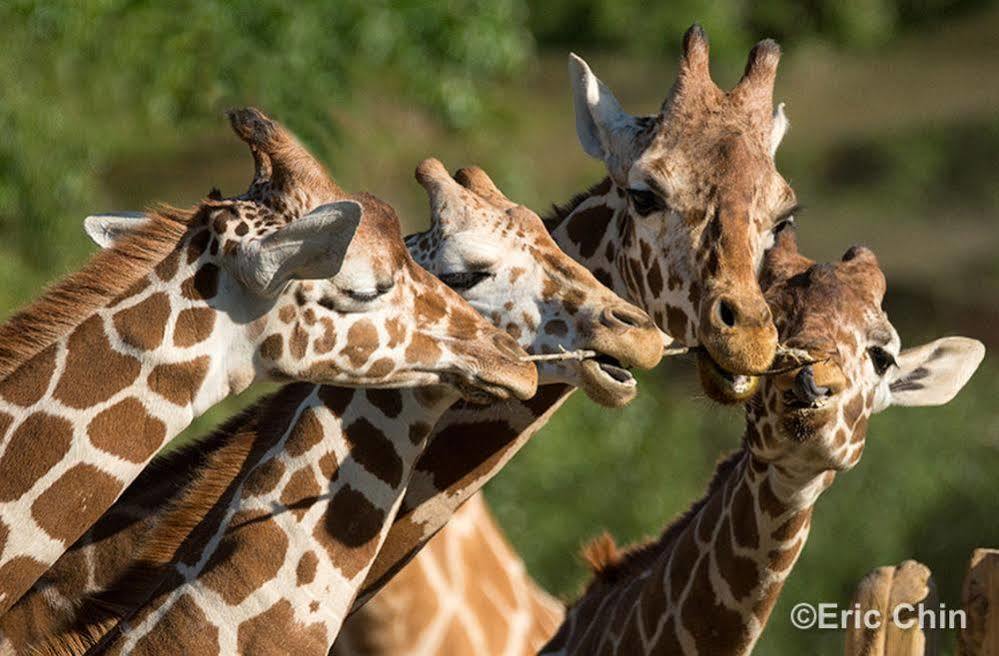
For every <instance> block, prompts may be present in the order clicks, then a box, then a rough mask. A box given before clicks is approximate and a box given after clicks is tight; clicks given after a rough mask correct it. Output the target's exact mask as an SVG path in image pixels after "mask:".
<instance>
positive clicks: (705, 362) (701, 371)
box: [697, 349, 760, 405]
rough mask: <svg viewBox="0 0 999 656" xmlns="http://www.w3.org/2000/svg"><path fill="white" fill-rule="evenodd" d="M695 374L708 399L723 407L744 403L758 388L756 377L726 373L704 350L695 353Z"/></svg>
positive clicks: (758, 382) (758, 383)
mask: <svg viewBox="0 0 999 656" xmlns="http://www.w3.org/2000/svg"><path fill="white" fill-rule="evenodd" d="M697 373H698V375H699V377H700V379H701V387H702V388H703V389H704V393H705V394H707V396H708V398H709V399H711V400H712V401H716V402H718V403H721V404H723V405H735V404H737V403H745V402H746V401H748V400H749V399H751V398H752V397H753V395H754V394H755V393H756V390H757V389H758V388H759V386H760V379H759V377H758V376H746V375H743V374H733V373H731V372H729V371H726V370H724V369H722V368H721V367H720V366H718V363H717V362H715V361H714V359H712V357H711V356H710V355H708V353H707V351H705V350H704V349H700V350H698V351H697Z"/></svg>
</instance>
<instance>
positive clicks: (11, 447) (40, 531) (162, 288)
mask: <svg viewBox="0 0 999 656" xmlns="http://www.w3.org/2000/svg"><path fill="white" fill-rule="evenodd" d="M230 120H231V122H232V125H233V127H234V129H235V130H236V132H237V134H239V135H240V136H241V137H243V138H244V139H245V140H247V142H248V144H249V146H250V148H251V151H252V153H253V155H254V159H255V162H256V173H255V177H254V180H253V183H252V185H251V187H250V190H249V191H248V192H247V193H246V194H243V195H242V196H239V197H235V198H229V199H223V198H221V197H220V196H218V195H213V197H210V198H208V199H205V200H204V201H202V202H201V203H200V204H199V205H198V206H197V207H195V208H194V209H192V210H176V209H171V208H160V209H157V210H153V211H151V212H149V213H148V215H147V219H146V220H144V221H141V222H138V225H136V226H135V229H134V230H133V231H131V232H130V233H129V234H127V235H126V236H124V237H123V238H122V239H121V240H120V241H119V242H114V243H113V244H112V245H111V247H110V248H108V249H107V250H105V251H103V252H101V253H99V254H97V255H96V256H95V257H94V258H93V259H92V260H91V261H90V262H89V263H88V264H87V265H85V266H84V268H83V269H82V270H81V271H79V272H77V273H75V274H73V275H71V276H69V277H67V278H66V279H64V280H63V281H61V282H59V283H57V284H56V285H54V286H53V287H52V289H51V290H49V291H48V292H47V293H46V294H45V295H43V297H42V298H41V299H39V300H37V301H35V302H34V303H33V304H31V305H30V306H28V307H27V308H26V309H24V310H22V311H21V312H19V313H17V314H15V315H14V316H13V317H12V318H11V319H9V320H8V321H7V322H5V323H4V324H3V325H0V377H2V379H0V533H2V534H3V535H4V537H5V539H4V540H3V541H2V544H0V612H4V611H6V610H7V609H9V607H10V606H11V605H12V604H13V603H14V602H15V601H16V600H17V599H18V598H19V597H20V596H21V595H22V594H23V593H24V592H25V591H27V590H28V589H29V588H30V587H31V585H32V583H33V582H34V581H35V580H36V579H37V578H38V576H40V575H41V574H42V572H44V571H45V570H46V569H47V568H48V567H50V566H51V565H52V564H53V563H54V562H55V561H56V559H57V558H58V557H59V556H60V555H61V554H62V553H63V552H64V551H65V549H66V548H67V547H69V546H70V545H71V544H73V542H75V541H76V540H77V539H78V538H79V537H80V535H82V534H83V532H84V531H85V530H86V529H87V528H88V527H89V526H90V525H92V524H93V522H95V521H96V520H97V519H98V518H99V517H100V515H101V514H102V513H103V512H104V511H105V510H107V509H108V508H109V507H110V506H111V504H112V503H113V502H114V500H115V499H116V498H117V497H118V495H119V494H120V493H121V492H122V490H124V489H125V487H126V486H127V485H128V484H129V483H130V482H131V481H132V480H134V479H135V477H136V476H138V474H139V472H140V471H141V470H142V468H143V467H144V466H145V464H146V463H148V462H149V460H150V459H151V458H152V457H153V455H154V454H155V453H156V452H157V451H158V450H159V449H160V448H161V447H162V446H163V445H164V444H166V442H167V441H168V440H169V439H170V438H172V437H173V436H175V435H176V434H178V433H179V432H180V431H181V430H183V429H184V428H185V427H186V426H187V425H188V424H189V423H190V422H191V421H192V420H193V419H194V418H195V417H197V416H198V415H200V414H201V413H203V412H204V411H205V410H207V409H208V408H210V407H211V406H213V405H215V404H216V403H217V402H219V401H220V400H222V399H223V398H225V397H227V396H228V395H230V394H232V393H234V392H239V391H242V390H243V389H245V388H246V387H247V386H248V385H249V384H251V383H252V382H253V381H254V380H259V379H266V378H272V379H278V380H306V381H312V382H320V383H336V384H341V385H363V386H379V387H398V386H410V387H411V386H416V385H419V386H426V385H437V384H445V385H448V386H457V387H459V388H460V389H462V390H463V392H464V393H466V394H467V395H469V396H474V397H476V398H496V397H499V398H507V397H511V396H514V397H519V398H529V397H530V396H532V395H533V394H534V391H535V388H536V384H537V371H536V368H535V367H534V366H533V365H531V364H530V363H525V362H523V358H524V356H525V355H526V354H525V353H524V352H523V351H522V350H521V349H520V348H519V347H518V346H517V345H516V342H515V340H513V339H512V338H510V337H509V336H508V335H506V334H505V333H503V332H502V331H499V330H497V329H495V328H493V327H492V326H491V325H490V324H489V323H488V322H486V321H484V320H481V319H480V318H478V316H477V315H475V313H474V312H473V311H472V310H471V309H470V308H468V307H467V304H465V302H464V301H463V300H462V299H461V298H460V297H459V296H458V295H457V294H455V293H454V292H453V291H451V290H450V289H448V288H447V287H446V286H445V285H443V284H442V283H440V281H438V280H436V279H435V278H433V277H432V276H430V275H429V274H427V273H426V272H425V271H423V270H422V269H420V268H419V267H418V266H417V265H416V264H415V263H414V262H413V260H412V258H411V257H410V255H409V254H408V252H407V251H406V249H405V245H404V244H403V242H402V239H401V236H400V235H399V223H398V219H397V218H396V216H395V214H394V212H393V211H392V210H391V208H389V207H388V206H387V205H385V204H384V203H381V202H380V201H378V200H377V199H375V198H374V197H371V196H367V195H363V194H362V195H356V196H351V197H348V196H347V195H346V194H344V193H343V192H342V191H341V190H340V189H339V188H338V187H337V186H336V185H335V184H334V183H333V182H332V181H331V180H330V179H329V177H328V175H327V174H326V173H325V171H324V170H323V168H322V166H321V165H320V164H319V163H318V162H317V161H316V160H315V159H314V158H312V156H311V155H310V154H309V153H308V152H306V151H305V150H304V149H303V148H302V147H301V146H300V145H299V144H298V142H297V141H296V140H295V139H294V138H293V137H292V136H291V135H290V134H289V133H288V132H286V131H285V130H284V129H283V128H282V127H281V126H279V125H278V124H276V123H274V122H273V121H271V120H270V119H268V118H267V117H266V116H264V115H263V114H262V113H261V112H259V111H258V110H253V109H247V110H239V111H235V112H231V113H230ZM94 223H95V222H94V221H91V226H93V225H94ZM98 223H101V222H100V221H98ZM103 225H104V226H105V227H107V226H108V222H103ZM119 227H120V226H119ZM107 239H112V237H107ZM428 306H433V309H434V312H435V313H436V315H435V317H434V318H433V319H427V318H426V317H422V318H421V314H420V308H426V307H428ZM452 318H454V319H455V320H454V321H452V320H451V319H452ZM428 345H432V347H429V346H428ZM95 370H96V371H99V375H94V372H95Z"/></svg>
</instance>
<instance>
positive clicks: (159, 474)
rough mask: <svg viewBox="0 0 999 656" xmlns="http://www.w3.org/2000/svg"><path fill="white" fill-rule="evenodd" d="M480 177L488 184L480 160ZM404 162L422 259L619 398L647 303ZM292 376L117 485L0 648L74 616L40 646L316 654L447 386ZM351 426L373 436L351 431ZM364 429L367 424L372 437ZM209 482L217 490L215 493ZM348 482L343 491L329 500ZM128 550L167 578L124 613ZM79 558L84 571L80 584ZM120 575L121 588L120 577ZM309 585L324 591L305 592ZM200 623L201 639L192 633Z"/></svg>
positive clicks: (485, 309)
mask: <svg viewBox="0 0 999 656" xmlns="http://www.w3.org/2000/svg"><path fill="white" fill-rule="evenodd" d="M477 175H478V178H477V179H478V180H479V181H480V182H486V181H488V178H487V177H486V176H485V174H484V173H482V172H481V171H480V172H478V174H477ZM417 177H418V179H419V180H420V182H421V183H422V184H423V185H424V187H425V188H426V189H427V191H428V194H429V195H430V198H431V207H432V210H433V225H432V227H431V229H430V230H428V231H427V232H425V233H421V234H417V235H413V236H411V237H409V238H408V239H407V243H408V244H409V246H410V248H411V249H412V250H413V252H414V253H416V254H417V259H418V261H420V262H421V263H423V264H424V265H425V266H427V267H428V268H429V269H430V270H433V271H436V272H438V273H439V275H440V276H441V279H442V280H444V281H446V282H448V283H449V284H450V285H451V286H453V287H454V288H455V289H457V290H460V292H461V294H462V295H463V296H465V298H467V299H469V301H470V303H471V305H472V306H473V307H475V308H477V309H479V310H480V311H481V312H482V313H483V314H484V315H485V316H487V317H490V318H491V320H492V321H493V322H494V323H495V324H496V325H497V326H500V327H503V328H504V329H506V330H507V331H509V332H510V333H511V334H515V335H516V336H517V339H518V340H519V341H520V343H521V344H522V345H523V346H525V347H529V348H530V349H531V350H532V351H539V350H543V351H555V350H557V349H556V347H555V346H554V344H555V343H558V344H561V345H563V346H565V347H568V348H570V349H572V350H584V351H587V352H596V353H597V354H598V355H597V357H596V361H597V366H596V367H593V365H592V364H589V362H590V361H591V359H592V358H590V357H587V358H585V359H583V360H581V361H580V360H572V361H571V363H568V364H567V363H559V362H558V361H552V360H544V361H541V362H539V376H540V378H541V380H542V381H548V382H551V381H572V382H577V383H578V384H580V385H581V386H583V387H584V389H585V390H586V391H587V393H588V394H590V395H591V396H592V397H593V398H594V399H596V400H598V401H600V402H603V403H605V404H607V405H611V406H614V405H620V404H621V403H622V400H621V399H619V398H618V397H621V398H623V399H625V400H628V399H630V398H632V397H633V396H634V391H635V390H634V387H635V382H634V379H633V378H632V377H631V374H630V373H629V372H628V371H627V369H625V368H624V367H625V366H642V367H652V366H654V365H655V364H657V363H658V360H659V358H660V356H661V354H662V352H663V334H662V332H661V331H660V330H659V329H658V328H657V327H656V326H655V324H654V323H653V322H652V320H651V318H649V317H648V316H647V315H646V314H645V313H643V312H641V311H640V310H638V309H637V308H634V307H632V306H630V305H628V304H627V303H625V302H623V301H621V300H620V299H619V298H618V297H616V296H615V295H614V294H613V293H611V292H610V291H609V290H607V289H606V288H604V287H603V286H602V285H601V284H600V283H599V282H598V281H597V280H596V279H595V278H594V277H593V276H592V275H591V274H589V273H588V272H587V271H586V270H585V269H583V268H582V267H581V266H580V265H578V264H576V263H575V262H573V261H572V260H571V259H570V258H568V257H567V256H565V255H564V254H561V253H560V251H558V249H557V247H556V246H555V244H554V242H553V241H552V240H551V238H550V236H548V234H547V232H546V231H545V229H544V225H543V223H542V221H541V219H540V218H539V217H538V216H537V215H535V214H533V213H531V212H529V211H526V210H525V208H522V207H520V206H517V205H514V204H513V203H511V202H510V201H508V200H507V199H506V198H505V197H503V196H502V195H501V194H499V192H498V190H496V189H495V187H494V186H492V187H491V189H492V193H490V194H485V195H479V194H477V193H474V192H472V191H470V190H469V189H466V188H465V187H462V186H461V185H459V184H458V183H457V182H455V181H454V180H453V179H452V178H451V177H450V176H449V175H448V174H447V172H446V171H445V170H444V168H443V166H442V165H441V164H440V163H439V162H437V161H434V160H428V161H426V162H424V163H423V164H421V165H420V167H419V168H418V172H417ZM490 184H491V182H490ZM114 232H115V230H114V229H109V231H108V233H114ZM473 267H474V268H473ZM556 338H557V339H556ZM553 340H555V341H553ZM611 362H613V363H615V364H611ZM594 368H596V369H597V371H593V370H592V369H594ZM291 387H292V388H294V389H293V390H292V391H290V392H289V393H288V394H289V395H290V396H289V397H288V398H285V399H283V400H280V402H279V401H278V400H275V401H270V402H264V403H262V404H260V405H259V406H257V407H255V408H253V409H251V410H250V411H249V412H248V413H247V414H246V415H244V416H242V417H239V418H236V419H235V420H233V421H232V422H231V423H230V425H229V426H227V427H226V428H224V429H223V430H222V432H221V434H220V436H218V437H213V438H209V439H208V440H206V441H204V442H201V443H199V444H198V445H196V446H195V447H191V449H189V450H188V451H185V452H184V453H182V454H180V455H177V456H172V457H170V458H167V459H165V460H164V461H162V462H160V463H156V464H155V465H154V468H155V470H156V471H155V472H151V473H150V475H149V476H144V477H143V478H141V479H140V481H141V484H139V483H137V484H136V486H134V487H133V488H130V489H129V491H128V492H126V494H125V496H124V497H123V499H122V500H121V501H120V502H119V503H118V504H116V506H115V507H114V508H113V509H112V511H111V513H110V514H109V515H107V516H106V517H105V518H104V519H103V520H102V522H100V523H98V525H97V526H96V527H95V528H94V530H93V531H92V532H91V533H90V535H89V536H88V537H89V538H91V539H85V540H83V541H81V543H80V544H78V545H77V546H76V547H74V550H72V551H71V552H69V554H67V556H66V557H64V559H63V560H61V561H60V562H59V563H57V565H56V567H55V568H54V569H53V570H52V571H50V572H49V574H48V575H47V576H46V578H45V579H43V580H42V581H41V582H40V584H39V585H38V586H36V588H35V589H34V590H33V591H32V594H31V595H29V596H28V597H26V598H25V599H23V600H22V602H21V603H19V604H18V605H17V606H15V608H14V609H13V610H12V611H11V612H10V613H8V614H7V615H6V616H5V617H3V618H2V620H0V645H3V640H7V641H8V642H7V647H8V649H9V650H10V651H12V652H15V653H16V652H17V651H19V650H23V649H24V648H25V646H26V645H30V644H32V643H33V642H34V643H37V640H38V638H39V636H43V635H46V634H51V633H56V632H59V631H61V630H63V629H64V628H66V627H67V625H70V624H73V623H76V626H73V627H71V630H70V631H68V632H66V635H64V636H63V637H62V638H60V639H58V640H56V641H54V644H50V645H49V647H51V649H52V651H53V652H54V653H81V652H82V651H84V650H85V648H86V647H85V646H84V645H90V644H92V643H94V642H95V641H97V640H101V638H102V636H104V638H103V640H104V641H103V642H99V643H98V644H100V645H101V648H102V649H106V650H108V651H111V652H112V653H113V652H115V651H116V650H117V649H122V650H124V651H128V652H131V653H147V652H156V651H157V650H163V649H174V650H176V649H181V650H183V651H185V653H188V652H189V653H233V652H235V651H239V652H240V653H245V651H246V650H247V649H249V648H250V643H252V644H253V645H254V647H253V649H254V650H256V652H257V653H271V652H275V653H285V650H287V649H292V648H293V651H295V652H296V653H301V652H311V651H315V652H316V653H319V652H321V653H323V654H325V653H326V650H328V649H329V647H330V645H331V644H332V641H333V638H334V637H335V635H336V633H337V630H338V628H339V620H340V619H341V618H342V616H343V614H345V613H346V611H347V610H349V608H350V603H351V601H352V597H351V596H350V593H349V587H350V585H354V586H356V585H358V584H360V583H361V582H362V581H363V579H364V576H363V575H364V572H365V569H366V567H365V563H366V562H367V564H368V565H370V561H371V560H373V558H374V553H375V550H376V549H377V546H378V541H379V529H381V530H382V532H381V535H382V536H383V535H384V531H387V523H386V524H385V525H384V526H382V522H383V520H384V519H387V518H388V517H390V515H391V513H392V512H393V510H394V508H393V504H397V503H398V500H399V499H401V497H402V493H403V492H404V489H405V484H406V480H407V478H408V474H407V470H408V468H411V466H412V463H413V462H415V460H416V455H418V453H419V451H420V450H421V449H422V448H423V446H424V445H425V438H426V435H427V433H428V431H429V427H430V425H432V423H433V420H434V418H435V416H436V415H439V414H440V412H441V411H442V409H443V408H444V407H446V406H447V405H449V404H450V403H451V402H453V401H454V400H455V398H456V397H455V396H454V395H446V394H441V393H440V392H439V391H438V392H437V393H436V394H435V396H434V402H433V403H430V402H429V401H428V400H427V399H426V398H423V397H421V396H420V394H419V390H416V391H413V392H410V391H404V392H400V393H398V395H393V396H390V394H389V392H383V391H379V392H373V391H371V390H368V391H367V392H363V393H362V392H361V391H357V390H334V389H333V388H323V387H318V388H316V389H317V390H318V391H311V392H310V391H308V390H307V389H306V388H305V387H304V386H291ZM373 394H376V395H377V396H372V395H373ZM347 395H349V396H347ZM316 416H318V417H319V418H318V419H313V417H316ZM265 426H266V432H265V430H264V427H265ZM359 426H360V427H361V428H358V427H359ZM358 431H362V432H363V433H364V434H367V433H371V434H370V435H367V436H366V439H365V440H364V441H363V442H361V441H360V440H357V441H356V442H354V441H353V440H354V439H355V438H354V435H355V434H356V433H357V432H358ZM300 433H301V434H302V435H303V436H299V434H300ZM233 434H235V435H236V437H237V439H234V438H233V437H232V436H233ZM375 434H377V435H379V436H381V437H380V438H379V439H378V440H375V439H374V435H375ZM469 439H475V437H474V436H470V438H469ZM376 441H377V442H378V443H379V444H380V445H381V446H379V447H378V448H377V449H375V450H374V451H361V450H359V449H361V445H362V444H371V443H374V442H376ZM345 442H346V444H345ZM240 445H241V446H240ZM251 450H252V451H253V454H252V455H249V456H248V455H246V454H247V453H249V451H251ZM330 453H335V454H336V457H335V458H331V457H329V454H330ZM355 461H356V463H355ZM236 463H239V464H238V465H237V464H236ZM275 468H277V469H278V470H279V471H280V473H279V474H275V473H274V469H275ZM218 472H222V473H218ZM192 479H193V480H195V481H196V482H195V483H192V484H190V485H186V484H185V482H186V481H188V480H192ZM199 479H207V482H201V483H199V482H197V481H198V480H199ZM317 479H318V481H319V482H317ZM326 481H328V482H326ZM220 489H225V490H227V492H226V493H225V496H221V497H220V496H219V495H218V494H217V493H215V492H212V490H220ZM345 489H350V490H353V491H354V496H357V498H356V499H353V501H352V503H351V504H350V505H344V503H340V504H337V503H336V502H337V499H338V498H339V497H340V496H341V494H342V493H343V490H345ZM154 490H155V491H154ZM206 490H207V492H211V494H207V495H206ZM372 490H373V492H369V491H372ZM365 495H368V496H370V497H371V498H367V497H366V496H365ZM206 496H207V501H206V498H205V497H206ZM329 498H332V500H331V501H329V502H327V501H326V500H327V499H329ZM362 499H366V500H367V503H362ZM211 504H214V505H212V509H211V510H208V507H209V505H211ZM274 509H278V511H277V512H275V511H274ZM334 511H336V513H337V514H336V516H334V515H333V512H334ZM244 518H245V519H244ZM199 522H201V525H200V526H198V523H199ZM358 523H359V524H360V525H359V526H356V525H354V524H358ZM178 524H180V525H181V526H182V529H178ZM344 524H348V525H347V526H344ZM248 525H249V526H248ZM262 526H267V527H268V528H267V529H262V528H261V527H262ZM338 531H339V532H338ZM358 533H361V534H362V535H363V539H362V538H361V537H359V536H358V535H357V534H358ZM147 534H148V535H147ZM149 536H151V537H149ZM331 543H334V544H333V546H332V547H331ZM178 545H179V546H178ZM344 545H350V546H351V548H346V546H344ZM212 550H214V551H212ZM136 551H139V552H140V553H152V554H159V555H158V556H156V557H155V558H151V560H155V561H157V563H158V564H162V563H164V562H169V563H171V564H170V565H168V568H169V570H170V573H169V575H168V577H167V578H168V579H169V580H166V581H165V582H164V577H162V576H160V577H158V578H155V577H154V578H153V579H152V583H151V584H150V585H152V588H155V587H156V585H159V584H160V583H163V587H162V588H160V590H161V594H159V595H158V597H157V598H156V599H155V600H154V601H152V602H151V603H150V604H149V605H147V606H144V607H142V609H141V610H140V611H139V613H138V615H137V616H136V618H135V619H133V618H131V616H130V614H129V608H130V607H131V605H133V604H134V605H141V604H142V600H141V599H139V600H138V601H136V600H135V594H136V593H135V591H134V588H135V587H140V588H142V589H143V590H144V591H148V590H150V589H152V588H150V586H149V585H145V582H143V584H142V585H139V586H136V583H135V581H136V578H137V576H136V575H135V573H134V571H135V569H136V567H135V565H136V563H135V562H134V561H133V559H132V555H133V554H134V553H135V552H136ZM209 553H211V555H208V554H209ZM277 554H283V555H284V557H283V558H278V557H277ZM144 558H145V557H144V556H140V557H139V558H138V559H136V560H138V561H140V564H141V561H142V560H143V559H144ZM276 561H279V562H276ZM260 563H270V565H269V566H268V567H261V566H260ZM303 563H304V564H303ZM130 568H131V569H130ZM303 568H304V571H305V572H306V574H303ZM80 572H90V574H87V575H86V580H85V581H81V579H80V577H79V574H80ZM337 572H339V573H340V574H342V576H337ZM145 574H146V572H143V576H145ZM116 581H120V582H122V584H123V585H124V586H125V587H128V588H132V589H131V590H126V591H121V590H118V589H116V587H115V582H116ZM251 582H252V583H253V586H251V585H250V583H251ZM251 587H252V588H253V589H252V590H251V589H250V588H251ZM84 590H87V591H89V592H95V591H96V592H98V595H97V596H98V598H99V600H100V601H99V604H98V605H100V606H105V607H107V606H114V607H116V608H117V610H116V612H115V613H112V615H111V616H110V617H98V618H96V619H95V618H93V617H83V618H82V627H81V622H80V621H79V620H80V619H81V617H80V616H81V615H86V611H83V612H78V611H77V609H78V608H79V606H80V605H81V604H80V602H81V599H80V593H81V592H82V591H84ZM123 592H126V593H128V594H127V599H123V598H122V596H121V595H122V593H123ZM144 594H145V592H140V593H139V595H138V596H139V597H143V596H144ZM116 595H118V596H117V598H116ZM278 597H280V601H278V602H276V603H275V599H276V598H278ZM317 599H321V600H322V603H315V604H314V602H315V601H316V600H317ZM161 601H162V603H160V602H161ZM120 617H124V618H125V619H126V620H127V622H122V624H121V627H120V628H121V629H122V635H120V636H119V635H118V634H117V631H110V632H107V633H105V632H106V631H107V630H108V629H109V627H111V626H113V625H114V623H115V621H116V620H117V619H119V618H120ZM261 627H270V628H269V629H268V631H265V633H273V635H272V637H271V638H267V637H266V636H264V637H261V635H260V632H259V631H260V628H261ZM274 627H282V628H283V629H284V630H283V631H282V630H277V631H275V629H274ZM206 632H207V633H206ZM206 635H209V636H210V641H211V642H212V647H211V648H209V647H208V646H207V645H205V644H203V642H202V640H204V639H206ZM274 636H277V637H279V638H280V639H281V640H282V642H281V644H276V643H275V642H273V640H274V639H275V638H274ZM285 641H291V642H285ZM215 649H217V651H215ZM0 653H2V652H0Z"/></svg>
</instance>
